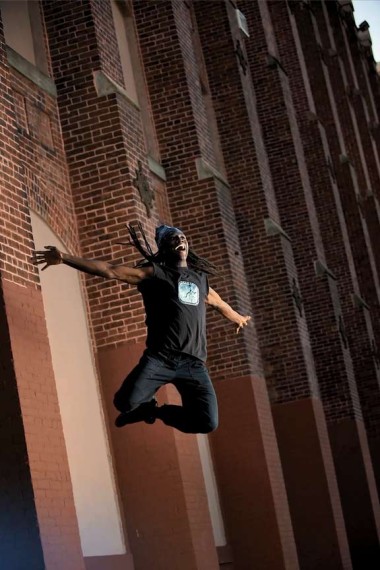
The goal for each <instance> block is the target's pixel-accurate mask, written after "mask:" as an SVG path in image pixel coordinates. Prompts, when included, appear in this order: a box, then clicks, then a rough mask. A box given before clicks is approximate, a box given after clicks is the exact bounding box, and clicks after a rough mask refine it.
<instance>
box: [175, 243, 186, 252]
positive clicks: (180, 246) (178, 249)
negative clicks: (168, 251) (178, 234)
mask: <svg viewBox="0 0 380 570" xmlns="http://www.w3.org/2000/svg"><path fill="white" fill-rule="evenodd" d="M175 251H186V246H185V245H183V243H180V244H179V245H177V247H176V248H175Z"/></svg>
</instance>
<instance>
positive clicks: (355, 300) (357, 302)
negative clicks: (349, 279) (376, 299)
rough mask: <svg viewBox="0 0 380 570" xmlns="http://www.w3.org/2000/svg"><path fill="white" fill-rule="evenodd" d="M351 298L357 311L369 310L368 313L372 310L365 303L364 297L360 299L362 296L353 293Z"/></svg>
mask: <svg viewBox="0 0 380 570" xmlns="http://www.w3.org/2000/svg"><path fill="white" fill-rule="evenodd" d="M351 297H352V302H353V304H354V307H356V308H357V309H367V311H369V310H370V306H369V305H368V303H366V302H365V301H364V299H363V298H362V297H360V295H358V294H357V293H352V294H351Z"/></svg>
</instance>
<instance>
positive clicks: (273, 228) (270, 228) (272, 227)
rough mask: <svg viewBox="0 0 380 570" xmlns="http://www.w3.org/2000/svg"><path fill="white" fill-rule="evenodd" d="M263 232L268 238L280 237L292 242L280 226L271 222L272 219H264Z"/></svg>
mask: <svg viewBox="0 0 380 570" xmlns="http://www.w3.org/2000/svg"><path fill="white" fill-rule="evenodd" d="M264 225H265V231H266V234H267V235H268V236H278V235H281V236H282V237H284V238H285V239H287V240H288V241H290V242H291V241H292V240H291V239H290V237H289V236H288V234H287V233H286V231H285V230H283V229H282V227H281V226H280V224H278V223H277V222H275V221H274V220H272V218H264Z"/></svg>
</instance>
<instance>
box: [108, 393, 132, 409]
mask: <svg viewBox="0 0 380 570" xmlns="http://www.w3.org/2000/svg"><path fill="white" fill-rule="evenodd" d="M113 405H114V406H115V408H116V409H117V410H118V411H119V412H130V411H131V410H133V408H136V407H137V406H138V404H133V403H132V402H131V401H130V399H129V398H126V397H125V395H123V394H122V393H121V392H116V394H115V395H114V398H113Z"/></svg>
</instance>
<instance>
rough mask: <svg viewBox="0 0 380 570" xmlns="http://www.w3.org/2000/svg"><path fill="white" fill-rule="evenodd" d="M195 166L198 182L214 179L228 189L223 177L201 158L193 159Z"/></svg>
mask: <svg viewBox="0 0 380 570" xmlns="http://www.w3.org/2000/svg"><path fill="white" fill-rule="evenodd" d="M195 166H196V169H197V173H198V180H206V179H207V178H216V179H217V180H219V181H220V182H222V183H223V184H224V185H225V186H227V188H229V187H230V185H229V184H228V182H227V180H226V179H225V178H224V176H223V175H222V174H221V173H220V172H219V171H218V170H216V168H214V167H213V166H211V164H209V163H208V162H207V161H206V160H204V159H203V158H202V157H201V156H199V157H198V158H196V159H195Z"/></svg>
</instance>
